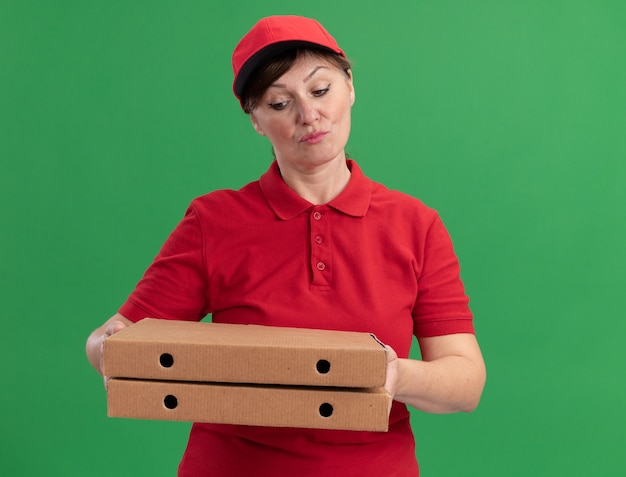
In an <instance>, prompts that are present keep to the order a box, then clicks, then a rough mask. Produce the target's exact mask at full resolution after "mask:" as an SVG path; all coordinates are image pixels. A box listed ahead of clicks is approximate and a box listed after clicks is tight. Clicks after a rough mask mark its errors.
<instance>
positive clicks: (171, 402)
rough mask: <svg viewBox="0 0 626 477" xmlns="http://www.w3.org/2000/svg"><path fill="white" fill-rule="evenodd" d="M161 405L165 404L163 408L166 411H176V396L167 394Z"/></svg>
mask: <svg viewBox="0 0 626 477" xmlns="http://www.w3.org/2000/svg"><path fill="white" fill-rule="evenodd" d="M163 404H165V407H166V408H168V409H176V407H177V406H178V399H176V396H172V395H171V394H168V395H167V396H165V399H163Z"/></svg>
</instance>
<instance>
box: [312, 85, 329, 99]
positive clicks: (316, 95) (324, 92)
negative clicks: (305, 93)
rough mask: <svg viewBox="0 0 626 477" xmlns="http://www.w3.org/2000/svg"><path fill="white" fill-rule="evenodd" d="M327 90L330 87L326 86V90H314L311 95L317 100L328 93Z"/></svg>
mask: <svg viewBox="0 0 626 477" xmlns="http://www.w3.org/2000/svg"><path fill="white" fill-rule="evenodd" d="M329 89H330V85H328V86H326V88H322V89H316V90H315V91H313V92H312V93H311V94H312V95H313V96H315V97H316V98H319V97H320V96H324V95H325V94H326V93H328V90H329Z"/></svg>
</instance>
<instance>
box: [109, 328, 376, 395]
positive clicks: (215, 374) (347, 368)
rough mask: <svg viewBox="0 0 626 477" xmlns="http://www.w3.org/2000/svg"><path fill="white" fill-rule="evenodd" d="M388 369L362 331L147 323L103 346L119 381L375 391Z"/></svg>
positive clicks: (370, 337) (373, 342)
mask: <svg viewBox="0 0 626 477" xmlns="http://www.w3.org/2000/svg"><path fill="white" fill-rule="evenodd" d="M386 367H387V357H386V353H385V349H384V346H383V345H382V344H381V343H380V342H379V341H378V340H377V339H376V337H375V336H373V335H371V334H369V333H361V332H350V331H330V330H311V329H301V328H281V327H270V326H258V325H237V324H223V323H206V322H186V321H170V320H157V319H145V320H142V321H140V322H138V323H136V324H134V325H131V326H129V327H128V328H125V329H123V330H122V331H120V332H118V333H116V334H114V335H112V336H111V337H109V338H107V339H106V340H105V341H104V374H105V375H106V376H110V377H116V378H137V379H154V380H161V381H194V382H196V381H197V382H223V383H248V384H282V385H307V386H340V387H355V388H370V387H381V386H383V385H384V383H385V375H386Z"/></svg>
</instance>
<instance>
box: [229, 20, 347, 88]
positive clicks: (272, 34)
mask: <svg viewBox="0 0 626 477" xmlns="http://www.w3.org/2000/svg"><path fill="white" fill-rule="evenodd" d="M307 46H314V47H317V48H322V49H327V50H329V51H332V52H334V53H338V54H340V55H341V56H343V57H345V56H346V55H345V54H344V52H343V51H342V50H341V48H339V45H338V44H337V42H336V41H335V39H334V38H333V37H332V36H330V33H328V32H327V31H326V29H325V28H324V27H323V26H322V25H320V24H319V23H318V22H317V21H315V20H313V19H311V18H305V17H300V16H294V15H277V16H271V17H266V18H262V19H261V20H259V21H258V22H257V23H256V24H255V25H254V26H253V27H252V29H251V30H250V31H249V32H248V33H246V35H245V36H244V37H243V38H242V39H241V40H240V41H239V44H237V46H236V47H235V51H233V72H234V73H235V80H234V81H233V92H234V93H235V96H237V98H238V99H239V100H241V95H242V94H243V89H244V86H245V84H246V81H248V78H249V77H250V75H251V74H252V72H253V71H254V70H255V68H256V67H257V66H259V65H260V64H262V63H263V62H264V61H265V60H267V59H268V58H269V57H271V56H274V55H276V54H278V53H281V52H283V51H285V50H288V49H290V48H294V47H296V48H297V47H307Z"/></svg>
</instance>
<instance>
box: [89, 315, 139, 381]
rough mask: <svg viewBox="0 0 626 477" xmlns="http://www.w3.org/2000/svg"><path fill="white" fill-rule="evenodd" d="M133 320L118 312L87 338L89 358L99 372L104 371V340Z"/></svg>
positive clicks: (130, 323)
mask: <svg viewBox="0 0 626 477" xmlns="http://www.w3.org/2000/svg"><path fill="white" fill-rule="evenodd" d="M132 324H133V322H132V321H130V320H129V319H128V318H126V317H124V316H122V315H121V314H119V313H116V314H115V315H113V316H112V317H111V318H109V319H108V320H107V321H105V322H104V324H103V325H102V326H100V327H99V328H96V329H95V330H94V331H93V332H92V333H91V335H89V338H87V346H86V352H87V358H88V359H89V362H90V363H91V365H92V366H93V367H94V369H95V370H96V371H98V373H100V374H101V375H102V374H103V373H102V345H103V343H104V340H105V339H106V338H108V337H109V336H111V335H112V334H113V333H117V332H118V331H120V330H122V329H124V328H126V327H127V326H130V325H132Z"/></svg>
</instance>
